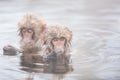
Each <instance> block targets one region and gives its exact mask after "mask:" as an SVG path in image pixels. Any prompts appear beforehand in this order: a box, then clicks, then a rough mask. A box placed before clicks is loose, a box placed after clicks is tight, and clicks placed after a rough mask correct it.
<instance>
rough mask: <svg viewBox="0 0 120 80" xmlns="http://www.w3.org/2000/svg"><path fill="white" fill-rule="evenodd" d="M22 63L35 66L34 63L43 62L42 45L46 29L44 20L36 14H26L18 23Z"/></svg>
mask: <svg viewBox="0 0 120 80" xmlns="http://www.w3.org/2000/svg"><path fill="white" fill-rule="evenodd" d="M18 28H19V36H20V37H21V39H20V49H21V51H22V53H23V54H22V56H21V65H23V66H28V67H30V66H31V67H34V66H35V65H34V63H39V62H42V56H41V55H40V54H41V53H40V49H41V47H42V46H41V45H43V44H44V40H43V37H42V35H43V33H44V31H45V29H46V23H45V22H44V20H43V19H42V18H41V17H39V16H37V15H35V14H26V15H25V16H24V17H23V19H22V20H21V21H20V22H19V23H18Z"/></svg>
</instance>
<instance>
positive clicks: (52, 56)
mask: <svg viewBox="0 0 120 80" xmlns="http://www.w3.org/2000/svg"><path fill="white" fill-rule="evenodd" d="M45 38H46V45H47V47H46V48H47V50H46V56H47V57H46V61H47V62H48V64H49V66H46V69H45V72H47V71H49V72H52V73H66V72H68V71H70V70H71V69H72V67H71V66H69V64H70V52H71V49H70V47H71V39H72V32H71V31H70V30H69V29H68V28H67V27H66V26H63V25H58V24H57V25H51V26H49V27H48V28H47V29H46V33H45ZM47 67H49V68H47Z"/></svg>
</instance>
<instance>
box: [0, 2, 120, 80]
mask: <svg viewBox="0 0 120 80" xmlns="http://www.w3.org/2000/svg"><path fill="white" fill-rule="evenodd" d="M119 8H120V1H119V0H99V1H98V0H71V1H70V0H0V25H1V27H0V39H1V40H0V51H1V53H0V61H1V62H0V65H1V66H0V74H1V75H0V80H28V77H29V78H30V75H31V74H29V73H27V72H25V71H22V70H20V67H21V66H20V64H19V62H20V60H19V57H20V56H19V55H17V56H3V55H2V53H3V52H2V48H3V46H4V45H7V44H11V45H14V46H16V47H19V43H18V41H19V37H18V32H17V29H18V28H17V23H18V21H20V19H21V18H22V16H23V15H24V14H26V13H28V12H34V13H37V14H39V15H41V16H42V17H43V18H44V19H45V21H46V22H47V23H48V25H49V24H56V23H60V24H63V25H67V26H68V27H69V28H70V29H71V30H72V31H73V41H72V46H73V49H72V51H73V52H72V59H73V66H74V71H73V72H72V73H69V74H66V75H64V76H63V79H64V80H120V75H119V74H120V53H119V52H120V27H119V26H120V23H119V22H120V18H119V17H120V10H119ZM32 76H33V77H34V80H53V79H54V80H57V78H58V77H57V78H56V77H55V76H53V75H52V74H43V73H33V74H32ZM29 80H30V79H29Z"/></svg>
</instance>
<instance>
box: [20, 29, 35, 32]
mask: <svg viewBox="0 0 120 80" xmlns="http://www.w3.org/2000/svg"><path fill="white" fill-rule="evenodd" d="M26 32H28V33H33V30H32V29H23V30H22V33H26Z"/></svg>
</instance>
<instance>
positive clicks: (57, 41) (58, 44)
mask: <svg viewBox="0 0 120 80" xmlns="http://www.w3.org/2000/svg"><path fill="white" fill-rule="evenodd" d="M52 44H53V46H54V48H64V46H65V38H64V37H60V38H57V37H56V38H53V39H52Z"/></svg>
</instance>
